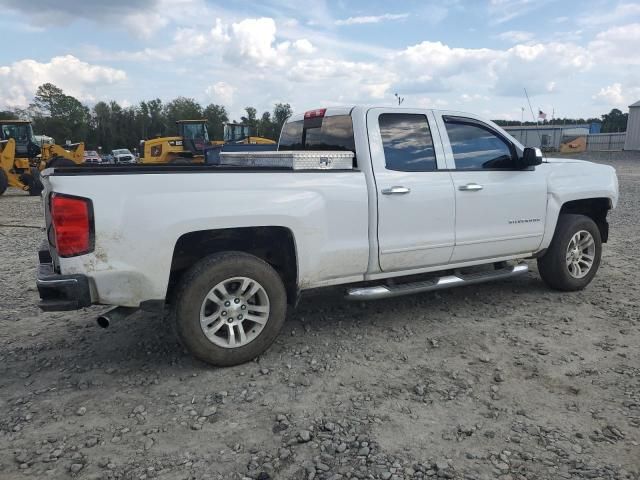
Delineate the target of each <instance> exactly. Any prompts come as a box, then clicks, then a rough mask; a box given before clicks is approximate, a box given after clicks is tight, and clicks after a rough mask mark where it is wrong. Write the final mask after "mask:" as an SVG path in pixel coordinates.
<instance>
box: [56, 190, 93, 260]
mask: <svg viewBox="0 0 640 480" xmlns="http://www.w3.org/2000/svg"><path fill="white" fill-rule="evenodd" d="M51 224H52V227H53V233H54V238H55V247H56V251H57V252H58V255H59V256H61V257H74V256H76V255H84V254H85V253H89V252H91V251H92V250H93V206H92V204H91V200H89V199H88V198H81V197H71V196H68V195H62V194H59V193H54V194H53V195H52V196H51Z"/></svg>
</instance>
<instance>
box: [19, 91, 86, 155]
mask: <svg viewBox="0 0 640 480" xmlns="http://www.w3.org/2000/svg"><path fill="white" fill-rule="evenodd" d="M29 110H30V114H31V117H32V120H33V126H34V130H35V131H36V133H40V134H46V135H49V136H51V137H53V138H55V139H56V141H57V142H59V143H63V142H65V141H66V140H71V141H80V140H84V139H85V138H86V136H87V133H88V129H89V120H90V116H89V109H88V108H87V107H85V106H84V105H83V104H82V103H80V101H79V100H78V99H76V98H74V97H72V96H70V95H66V94H65V93H64V92H63V91H62V89H60V88H58V87H56V86H55V85H53V84H51V83H45V84H43V85H40V86H39V87H38V89H37V90H36V94H35V96H34V98H33V103H31V105H30V106H29Z"/></svg>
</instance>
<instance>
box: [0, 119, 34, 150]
mask: <svg viewBox="0 0 640 480" xmlns="http://www.w3.org/2000/svg"><path fill="white" fill-rule="evenodd" d="M2 138H3V139H4V140H8V139H9V138H13V139H14V140H15V141H16V143H18V144H21V145H26V144H27V143H29V142H30V143H36V139H35V138H34V136H33V129H32V128H31V124H30V123H17V124H13V125H11V124H8V125H2Z"/></svg>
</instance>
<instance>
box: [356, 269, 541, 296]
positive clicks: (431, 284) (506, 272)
mask: <svg viewBox="0 0 640 480" xmlns="http://www.w3.org/2000/svg"><path fill="white" fill-rule="evenodd" d="M528 271H529V267H528V265H527V264H526V263H520V264H518V265H515V266H510V267H506V268H501V269H499V270H493V271H489V272H478V273H469V274H466V275H463V274H461V273H459V274H456V275H447V276H444V277H439V278H433V279H430V280H425V281H421V282H413V283H403V284H399V285H375V286H373V287H359V288H351V289H349V290H347V294H346V298H347V299H348V300H378V299H380V298H391V297H399V296H400V295H410V294H413V293H422V292H431V291H433V290H443V289H445V288H452V287H460V286H462V285H472V284H474V283H483V282H489V281H491V280H504V279H506V278H511V277H515V276H517V275H522V274H524V273H527V272H528Z"/></svg>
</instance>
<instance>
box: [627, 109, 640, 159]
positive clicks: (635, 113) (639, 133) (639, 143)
mask: <svg viewBox="0 0 640 480" xmlns="http://www.w3.org/2000/svg"><path fill="white" fill-rule="evenodd" d="M624 149H625V150H640V100H638V101H637V102H636V103H633V104H631V105H629V119H628V120H627V137H626V138H625V141H624Z"/></svg>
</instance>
